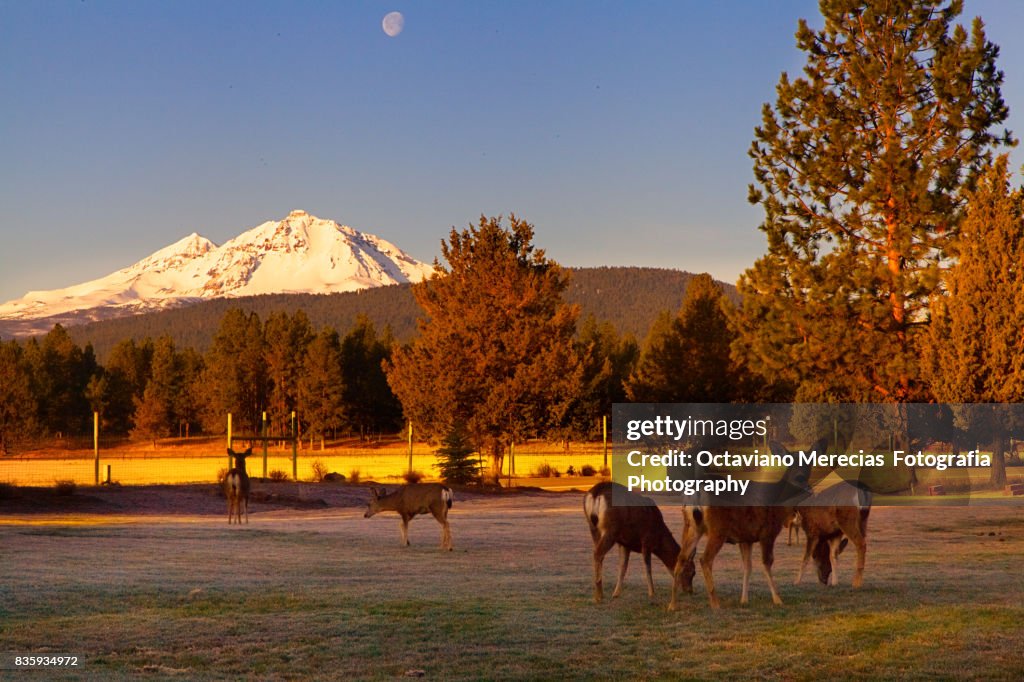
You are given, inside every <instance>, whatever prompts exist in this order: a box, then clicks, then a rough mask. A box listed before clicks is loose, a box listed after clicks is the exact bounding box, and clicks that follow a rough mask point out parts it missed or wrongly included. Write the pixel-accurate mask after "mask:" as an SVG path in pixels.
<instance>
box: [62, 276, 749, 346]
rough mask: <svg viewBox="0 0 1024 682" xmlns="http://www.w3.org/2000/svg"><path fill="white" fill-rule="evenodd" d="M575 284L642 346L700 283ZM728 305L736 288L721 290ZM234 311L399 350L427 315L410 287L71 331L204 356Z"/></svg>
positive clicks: (97, 341) (586, 312)
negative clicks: (294, 320)
mask: <svg viewBox="0 0 1024 682" xmlns="http://www.w3.org/2000/svg"><path fill="white" fill-rule="evenodd" d="M570 270H571V272H572V278H571V280H570V282H569V287H568V289H567V290H566V292H565V300H566V301H567V302H569V303H577V304H579V306H580V308H581V310H580V318H581V319H585V318H587V317H588V316H590V315H593V316H594V318H596V319H597V320H599V321H602V322H610V323H612V325H614V327H615V328H616V329H617V330H618V332H619V333H620V334H624V335H625V334H631V335H633V336H634V337H636V338H637V339H643V337H644V335H645V334H646V333H647V330H648V328H650V326H651V323H652V322H653V321H654V319H655V318H656V317H657V316H658V314H659V313H660V312H662V311H665V310H672V311H675V310H677V309H678V308H679V305H680V304H681V303H682V300H683V295H684V293H685V291H686V285H687V284H688V283H689V281H690V279H692V278H693V275H692V274H691V273H689V272H683V271H681V270H671V269H667V268H643V267H597V268H570ZM721 286H722V289H723V291H724V292H725V293H726V296H727V297H729V298H734V297H735V291H736V290H735V287H733V286H732V285H730V284H721ZM232 308H240V309H242V310H246V311H250V312H254V313H256V314H257V315H259V316H260V317H261V318H264V319H265V318H266V317H268V316H269V315H270V314H272V313H276V312H293V311H296V310H302V311H304V312H305V313H306V315H307V316H308V317H309V320H310V322H311V323H312V325H313V326H314V327H323V326H331V327H333V328H335V329H338V330H343V329H350V328H351V327H352V326H353V325H355V323H356V319H357V318H358V317H359V316H360V315H364V316H366V317H367V318H368V319H369V320H370V321H371V322H373V324H374V326H375V327H376V328H377V329H380V330H383V329H387V328H390V329H391V333H392V334H393V335H394V337H395V339H396V340H398V341H400V342H405V341H408V340H410V339H411V338H412V337H413V336H415V334H416V319H417V317H419V316H420V315H421V314H422V313H421V311H420V309H419V307H418V306H417V305H416V301H415V300H414V299H413V296H412V291H411V287H410V285H407V284H404V285H398V286H391V287H381V288H377V289H365V290H363V291H357V292H347V293H340V294H269V295H265V296H248V297H243V298H226V299H217V300H213V301H204V302H202V303H197V304H195V305H190V306H186V307H182V308H175V309H172V310H164V311H159V312H154V313H148V314H144V315H134V316H130V317H122V318H117V319H113V320H104V321H100V322H91V323H88V324H83V325H75V326H69V327H67V331H68V333H69V334H70V336H71V338H72V339H74V340H75V342H76V343H78V344H79V345H82V346H84V345H85V344H87V343H91V344H92V346H93V349H94V350H95V352H96V355H97V357H98V358H100V359H103V358H106V357H107V356H108V355H109V353H110V351H111V350H112V349H113V348H114V346H116V345H117V344H118V343H119V342H121V341H123V340H125V339H135V340H137V341H138V340H142V339H145V338H156V337H159V336H163V335H165V334H166V335H169V336H170V337H171V338H172V339H173V340H174V342H175V344H176V345H177V346H179V347H191V348H195V349H196V350H200V351H202V350H205V349H206V348H208V347H209V345H210V342H211V341H212V339H213V336H214V334H215V333H216V332H217V326H218V324H220V321H221V318H223V316H224V314H225V313H226V312H227V311H228V310H231V309H232Z"/></svg>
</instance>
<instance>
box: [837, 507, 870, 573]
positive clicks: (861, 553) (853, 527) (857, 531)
mask: <svg viewBox="0 0 1024 682" xmlns="http://www.w3.org/2000/svg"><path fill="white" fill-rule="evenodd" d="M849 525H850V527H849V528H844V529H843V533H845V534H846V537H848V538H849V539H850V542H852V543H853V544H854V546H855V547H856V548H857V565H856V568H855V569H854V572H853V586H854V587H855V588H858V587H861V586H862V585H863V584H864V563H865V559H866V558H867V552H868V539H867V538H866V537H865V536H864V532H863V531H862V530H861V527H860V525H859V524H857V523H856V522H855V523H853V524H849ZM833 570H834V566H833Z"/></svg>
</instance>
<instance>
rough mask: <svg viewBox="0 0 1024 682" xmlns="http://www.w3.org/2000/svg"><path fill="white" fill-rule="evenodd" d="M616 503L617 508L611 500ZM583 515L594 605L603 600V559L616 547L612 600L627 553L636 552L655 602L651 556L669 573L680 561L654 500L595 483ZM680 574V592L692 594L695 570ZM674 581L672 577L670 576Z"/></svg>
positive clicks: (623, 574)
mask: <svg viewBox="0 0 1024 682" xmlns="http://www.w3.org/2000/svg"><path fill="white" fill-rule="evenodd" d="M615 500H617V501H618V502H619V504H618V505H616V504H614V501H615ZM583 514H584V515H585V516H586V518H587V525H588V526H589V528H590V536H591V538H593V540H594V554H593V561H594V602H595V603H598V604H600V603H601V601H602V600H603V599H604V557H605V555H607V554H608V552H610V551H611V549H612V547H614V546H615V545H618V546H619V557H620V559H619V576H618V579H617V580H616V581H615V590H614V591H613V592H612V598H613V599H614V598H615V597H618V596H619V595H620V594H621V593H622V583H623V581H624V579H625V577H626V569H627V568H628V566H629V553H630V552H639V553H640V555H641V556H642V557H643V560H644V577H645V578H646V580H647V597H648V599H651V600H653V599H654V579H653V578H652V576H651V555H652V554H653V555H654V556H656V557H658V559H660V560H661V562H662V563H663V564H665V568H667V569H668V570H669V572H670V573H672V572H673V571H674V569H675V565H676V561H677V560H678V558H679V543H677V542H676V539H675V538H674V537H673V536H672V531H670V530H669V529H668V526H666V525H665V519H664V517H662V515H661V510H659V509H658V507H657V505H655V504H654V501H653V500H652V499H651V498H649V497H644V496H643V495H638V494H636V493H634V492H630V491H629V489H627V488H626V487H625V486H623V485H620V484H618V483H613V482H609V481H605V482H602V483H598V484H597V485H595V486H594V487H593V488H591V489H590V490H589V491H587V493H586V494H585V495H584V496H583ZM689 566H690V570H689V572H688V573H687V572H686V571H685V570H684V571H683V572H681V574H680V577H679V578H678V579H679V580H681V581H682V583H683V584H682V585H681V587H682V589H685V590H687V591H688V592H692V591H693V575H694V573H695V569H694V568H693V562H692V561H691V562H690V564H689ZM673 579H677V578H675V575H674V574H673Z"/></svg>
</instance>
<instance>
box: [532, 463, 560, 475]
mask: <svg viewBox="0 0 1024 682" xmlns="http://www.w3.org/2000/svg"><path fill="white" fill-rule="evenodd" d="M533 475H534V477H536V478H552V477H554V478H558V477H559V476H561V475H562V474H561V473H560V472H559V471H558V469H556V468H554V467H553V466H551V465H550V464H548V463H547V462H544V463H543V464H541V465H539V466H538V467H537V468H536V469H534V470H533Z"/></svg>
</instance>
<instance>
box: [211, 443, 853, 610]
mask: <svg viewBox="0 0 1024 682" xmlns="http://www.w3.org/2000/svg"><path fill="white" fill-rule="evenodd" d="M824 446H825V443H824V442H819V443H816V444H815V446H814V447H815V448H816V449H820V450H822V451H824ZM771 448H772V452H773V453H778V454H788V453H785V449H784V448H783V447H782V446H781V445H779V444H778V443H772V444H771ZM228 454H229V455H231V456H233V457H234V458H235V463H236V464H235V467H234V468H232V469H231V470H230V471H228V473H227V475H226V476H225V477H224V492H225V495H226V497H227V500H228V523H229V524H230V523H232V521H233V520H237V522H238V523H239V524H241V523H242V513H243V511H244V513H245V518H246V523H248V522H249V511H248V502H249V491H250V482H249V476H248V474H247V472H246V470H245V459H246V457H248V456H249V455H251V454H252V449H251V448H250V449H249V450H246V451H245V452H243V453H236V452H234V451H233V450H231V449H230V448H229V449H228ZM809 477H810V465H799V464H795V465H794V466H791V467H789V468H788V469H786V471H785V473H784V474H783V476H782V478H781V479H779V480H778V481H777V482H774V483H762V482H752V483H750V486H749V487H748V489H747V491H746V494H745V495H744V496H743V499H740V498H739V497H737V498H736V499H735V500H731V499H729V498H728V493H727V494H726V496H725V499H723V496H722V495H719V496H718V497H717V499H715V500H714V503H713V504H712V500H711V499H709V498H707V497H704V498H700V499H695V500H693V502H694V504H687V505H685V506H683V533H682V545H680V543H678V542H676V540H675V537H673V535H672V532H671V531H670V530H669V528H668V526H667V525H665V519H664V518H663V517H662V514H661V511H660V510H659V509H658V507H657V505H655V503H654V502H653V501H652V500H651V499H649V498H646V497H643V496H641V495H638V494H636V493H633V492H630V491H629V490H627V489H626V488H625V487H623V486H622V485H619V484H618V483H612V482H603V483H598V484H597V485H595V486H594V487H593V488H591V489H590V490H589V491H588V492H587V493H586V495H584V497H583V512H584V514H585V516H586V518H587V523H588V525H589V527H590V535H591V537H592V539H593V541H594V554H593V568H594V600H595V601H597V602H601V601H602V599H603V598H604V585H603V583H604V580H603V564H604V557H605V555H607V554H608V552H610V551H611V549H612V548H613V547H614V546H616V545H618V546H619V554H620V560H619V573H618V579H617V580H616V582H615V591H614V592H613V593H612V596H613V597H618V596H619V594H620V593H621V591H622V583H623V580H624V579H625V575H626V568H627V567H628V565H629V555H630V553H631V552H637V553H639V554H640V555H641V556H642V557H643V561H644V577H645V578H646V581H647V594H648V597H650V598H651V599H653V598H654V580H653V578H652V576H651V557H652V556H656V557H658V559H659V560H660V561H661V562H662V563H663V564H665V567H666V568H667V569H668V570H669V571H670V572H671V573H672V578H673V580H672V597H671V600H670V602H669V609H670V610H675V609H676V608H677V606H678V594H679V592H680V591H686V592H691V593H692V592H693V577H694V576H695V575H696V572H697V571H696V563H697V562H696V561H695V558H696V554H697V544H698V542H700V539H701V538H702V537H704V536H705V535H706V536H707V542H706V543H705V546H704V553H703V554H702V555H701V557H700V559H699V563H700V569H701V572H702V574H703V576H704V584H705V586H706V590H707V593H708V600H709V601H710V603H711V606H712V608H719V606H720V602H719V600H718V596H717V593H716V591H715V581H714V577H713V574H712V566H713V564H714V560H715V557H716V556H717V554H718V552H719V551H720V550H721V549H722V546H723V545H724V544H725V543H727V542H728V543H732V544H736V545H739V548H740V555H741V557H742V560H743V590H742V593H741V596H740V603H741V604H746V603H747V601H748V591H749V586H750V573H751V552H752V550H753V545H754V544H755V543H756V544H758V545H760V548H761V564H762V566H763V569H764V574H765V576H766V577H767V579H768V587H769V589H770V590H771V594H772V601H773V602H774V603H775V604H781V603H782V599H781V597H779V592H778V589H777V588H776V586H775V579H774V578H773V577H772V564H773V563H774V561H775V540H776V538H777V537H778V536H779V533H780V532H781V531H782V529H783V528H784V527H788V528H789V532H790V535H789V542H790V544H791V543H792V534H793V532H794V531H797V537H798V538H799V530H798V529H802V530H803V532H804V535H805V546H804V554H803V559H802V560H801V562H800V570H799V573H798V574H797V577H796V583H797V584H799V583H800V582H801V580H802V579H803V575H804V569H805V568H806V566H807V562H808V561H809V560H811V559H813V560H814V562H815V565H816V566H817V569H818V579H819V580H820V581H821V583H822V584H832V585H836V584H838V570H837V560H838V557H839V553H840V552H842V550H843V548H845V547H846V545H847V543H848V542H852V543H853V545H854V547H855V548H856V550H857V563H856V568H855V570H854V576H853V586H854V587H860V586H861V584H862V582H863V577H864V561H865V556H866V552H867V522H868V514H869V512H870V510H871V493H870V492H868V491H866V490H864V489H863V488H861V487H860V486H857V485H855V484H852V483H847V482H841V483H837V484H836V485H833V486H832V487H830V488H827V489H825V490H823V491H821V492H818V493H814V492H812V490H811V488H810V483H809ZM370 491H371V494H372V497H371V499H370V502H369V504H368V505H367V508H366V513H365V514H364V515H363V516H364V517H365V518H369V517H371V516H373V515H374V514H377V513H378V512H383V511H394V512H397V513H398V515H399V517H400V518H401V522H402V525H401V532H402V544H404V545H408V544H409V521H410V520H411V519H412V518H413V517H414V516H416V515H418V514H432V515H433V516H434V518H435V519H436V520H437V522H438V523H439V524H441V548H442V549H446V550H449V551H450V550H451V549H452V534H451V528H450V526H449V525H448V510H449V509H451V506H452V500H453V496H452V490H451V488H449V487H447V486H445V485H442V484H440V483H418V484H410V485H406V486H403V487H401V488H399V489H398V490H396V491H394V492H392V493H390V494H387V493H386V492H385V491H384V490H378V489H377V488H371V489H370ZM737 495H738V493H737ZM613 498H614V499H616V500H618V501H619V504H613ZM624 500H626V501H628V503H626V504H623V501H624ZM730 501H732V502H734V503H735V504H732V505H730Z"/></svg>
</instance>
